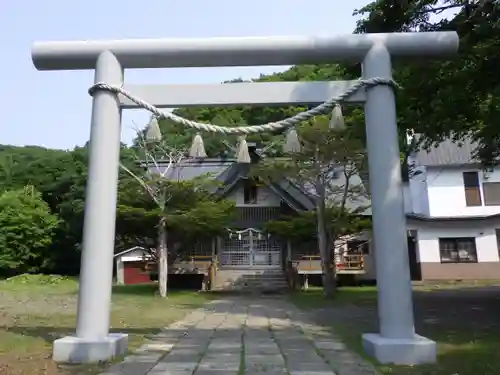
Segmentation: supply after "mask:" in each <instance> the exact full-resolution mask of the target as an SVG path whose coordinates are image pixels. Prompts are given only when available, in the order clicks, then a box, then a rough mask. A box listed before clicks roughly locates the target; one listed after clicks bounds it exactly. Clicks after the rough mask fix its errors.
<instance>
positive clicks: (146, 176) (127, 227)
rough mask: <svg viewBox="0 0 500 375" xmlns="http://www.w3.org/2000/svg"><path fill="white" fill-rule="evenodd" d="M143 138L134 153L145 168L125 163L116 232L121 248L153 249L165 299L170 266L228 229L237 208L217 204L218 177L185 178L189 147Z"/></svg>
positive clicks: (161, 292) (140, 138)
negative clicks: (184, 249)
mask: <svg viewBox="0 0 500 375" xmlns="http://www.w3.org/2000/svg"><path fill="white" fill-rule="evenodd" d="M143 134H144V132H140V133H139V134H138V138H137V140H136V142H137V143H136V145H135V147H134V149H135V150H136V157H137V163H136V164H138V165H141V166H142V167H143V168H144V169H143V170H142V171H140V172H139V171H137V170H136V171H133V170H132V169H131V168H129V167H127V166H125V165H124V164H121V168H122V169H123V170H124V171H125V172H127V173H128V177H127V178H125V179H124V180H123V181H124V182H123V183H122V184H121V186H122V188H123V187H124V186H128V188H125V190H121V192H120V196H119V205H118V228H117V233H119V238H120V243H122V244H124V243H127V244H131V241H136V242H135V244H138V243H139V244H141V245H142V246H143V247H145V248H146V249H151V248H153V247H154V250H153V255H154V258H155V259H156V261H157V263H158V287H159V292H160V296H162V297H166V296H167V277H168V265H169V263H170V262H173V261H174V259H175V257H176V255H177V253H178V252H179V250H180V249H181V248H182V247H183V246H185V247H187V245H190V244H192V243H193V239H202V238H207V237H210V236H213V235H216V234H218V233H220V232H221V231H222V230H224V228H225V227H226V226H227V224H228V223H229V220H230V219H231V214H232V210H233V207H234V206H233V204H232V203H230V202H226V201H223V200H214V196H213V191H214V187H216V183H215V181H214V179H213V176H209V175H202V176H198V177H195V178H192V179H190V180H188V181H186V180H184V179H182V178H181V176H180V174H181V173H182V167H181V166H180V165H181V163H182V161H183V160H184V159H185V158H186V154H187V151H186V150H185V149H183V148H177V147H175V146H172V145H170V144H168V143H167V142H166V141H165V140H163V141H161V140H159V139H156V140H148V139H146V137H144V136H143ZM133 181H135V184H133V183H131V182H133ZM138 188H140V189H142V192H138V191H137V189H138ZM148 198H149V199H148ZM141 216H142V217H143V221H142V222H141V223H140V221H141ZM153 223H154V224H153ZM145 226H146V227H145ZM153 228H154V232H153ZM134 229H135V230H134ZM120 233H122V235H120ZM153 244H154V245H153Z"/></svg>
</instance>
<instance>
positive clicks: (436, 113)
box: [351, 0, 500, 163]
mask: <svg viewBox="0 0 500 375" xmlns="http://www.w3.org/2000/svg"><path fill="white" fill-rule="evenodd" d="M444 11H447V12H453V14H452V15H451V16H448V17H447V18H444V19H441V17H440V16H442V15H443V14H444V13H443V12H444ZM355 14H356V15H361V16H363V18H362V19H361V20H360V21H359V22H358V25H357V28H356V30H355V32H360V33H366V32H370V33H374V32H395V31H447V30H453V31H456V32H457V33H458V35H459V37H460V48H459V56H458V58H455V59H452V60H449V61H431V62H429V61H425V62H418V61H412V62H409V61H405V62H400V63H398V62H396V63H395V64H394V68H395V79H396V80H397V81H398V82H399V83H400V84H401V85H402V86H403V88H404V89H403V90H401V91H400V92H399V93H398V98H397V101H398V107H397V108H398V117H399V118H398V121H399V126H400V129H401V130H402V131H401V133H404V131H405V130H408V129H414V130H415V132H417V133H420V134H422V135H424V137H422V141H423V146H424V147H429V146H430V145H432V144H433V143H434V142H439V141H440V140H442V139H443V138H446V137H449V136H450V133H452V134H451V135H452V136H453V137H454V138H455V139H461V138H462V137H464V136H472V137H473V138H475V139H476V140H478V141H479V143H480V146H479V148H478V150H477V153H478V156H479V157H480V158H481V159H482V160H483V161H484V162H486V163H489V162H492V161H494V160H495V158H496V157H497V156H498V155H499V154H500V133H499V132H498V129H497V124H496V122H497V119H498V117H499V115H500V76H499V75H498V66H499V65H500V1H498V0H486V1H468V0H439V1H438V0H406V1H397V0H378V1H373V2H370V3H369V4H368V5H367V6H365V7H363V8H362V9H360V10H358V11H356V12H355ZM448 14H449V13H448ZM356 72H357V70H356V69H354V70H351V73H353V74H356ZM417 146H418V145H417Z"/></svg>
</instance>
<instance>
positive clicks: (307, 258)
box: [286, 254, 364, 289]
mask: <svg viewBox="0 0 500 375" xmlns="http://www.w3.org/2000/svg"><path fill="white" fill-rule="evenodd" d="M331 267H332V268H333V267H334V264H333V263H332V265H331ZM335 271H336V273H337V274H339V275H342V274H349V273H355V274H356V273H363V272H364V256H363V254H345V255H342V256H341V257H339V258H338V259H337V261H336V263H335ZM322 273H323V271H322V269H321V257H320V256H319V255H303V256H301V257H300V258H299V259H298V260H289V261H288V262H287V266H286V277H287V280H288V285H289V286H290V288H292V289H295V288H296V287H297V285H298V283H299V275H303V277H304V288H306V289H307V285H308V276H309V275H321V274H322Z"/></svg>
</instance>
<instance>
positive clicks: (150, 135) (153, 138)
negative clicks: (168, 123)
mask: <svg viewBox="0 0 500 375" xmlns="http://www.w3.org/2000/svg"><path fill="white" fill-rule="evenodd" d="M161 138H162V137H161V130H160V125H159V124H158V119H157V118H156V116H152V117H151V120H150V121H149V124H148V129H147V131H146V141H150V142H159V141H161Z"/></svg>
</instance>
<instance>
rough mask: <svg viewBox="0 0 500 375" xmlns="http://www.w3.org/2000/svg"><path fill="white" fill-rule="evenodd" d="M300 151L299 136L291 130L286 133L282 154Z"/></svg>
mask: <svg viewBox="0 0 500 375" xmlns="http://www.w3.org/2000/svg"><path fill="white" fill-rule="evenodd" d="M300 150H301V144H300V140H299V135H298V134H297V130H296V129H295V128H292V129H290V130H288V132H287V133H286V138H285V144H284V146H283V152H284V153H287V154H288V153H299V152H300Z"/></svg>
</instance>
